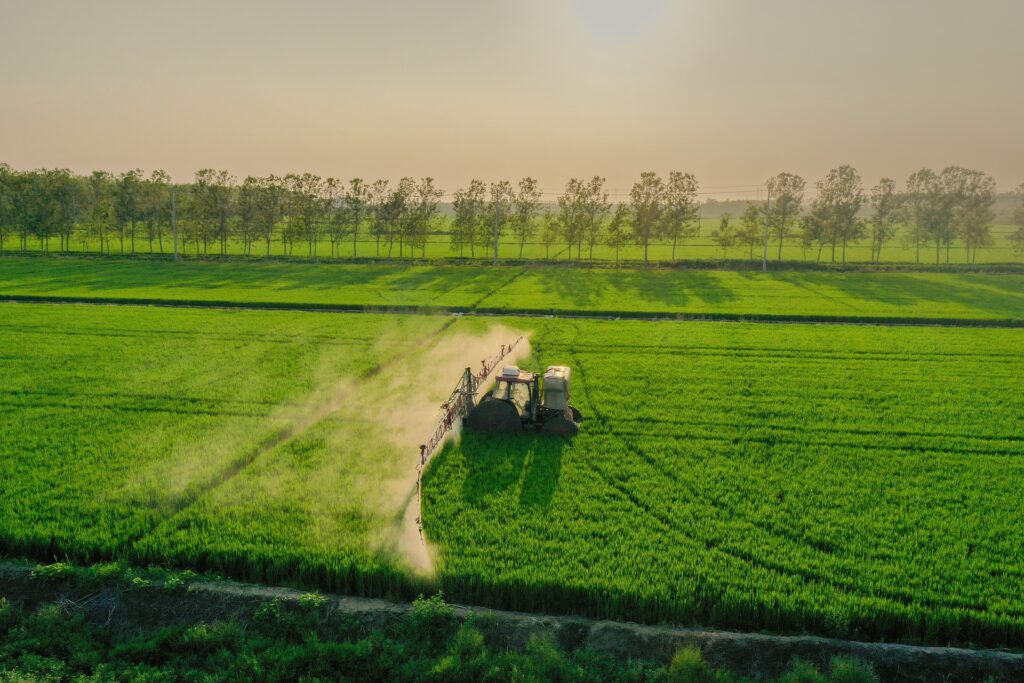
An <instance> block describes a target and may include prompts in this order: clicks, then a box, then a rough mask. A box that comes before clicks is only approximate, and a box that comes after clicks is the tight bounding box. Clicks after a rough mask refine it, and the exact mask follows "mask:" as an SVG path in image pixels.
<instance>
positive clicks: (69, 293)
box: [0, 257, 1024, 320]
mask: <svg viewBox="0 0 1024 683" xmlns="http://www.w3.org/2000/svg"><path fill="white" fill-rule="evenodd" d="M3 295H8V296H10V295H28V296H58V297H101V298H111V299H126V300H133V299H153V300H171V301H173V300H183V301H221V302H238V303H268V304H283V305H288V304H299V305H336V306H360V307H389V306H400V307H413V308H415V307H437V308H448V309H457V310H489V311H494V312H508V311H511V312H515V311H522V312H538V313H546V312H552V311H570V312H581V313H586V312H603V313H613V314H614V313H632V314H642V313H652V314H661V313H686V314H694V315H709V314H722V315H734V316H784V317H801V316H803V317H812V318H813V317H829V316H839V317H843V318H849V319H860V318H893V319H905V318H967V319H988V320H991V319H1001V320H1021V319H1024V274H989V273H962V274H961V273H899V272H894V273H882V272H877V273H876V272H867V273H861V272H844V273H835V272H810V271H780V272H769V273H767V274H763V273H760V272H736V271H724V270H722V271H719V270H640V269H594V270H590V269H563V268H530V267H509V268H497V269H493V268H488V267H480V266H390V265H370V264H350V265H343V264H298V263H297V264H289V263H280V262H276V263H258V262H222V263H217V262H208V261H207V262H187V263H180V264H174V263H170V262H165V261H137V260H120V259H90V258H17V257H6V258H0V296H3Z"/></svg>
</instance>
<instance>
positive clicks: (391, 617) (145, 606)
mask: <svg viewBox="0 0 1024 683" xmlns="http://www.w3.org/2000/svg"><path fill="white" fill-rule="evenodd" d="M31 570H32V565H26V564H19V563H14V562H0V596H5V597H7V598H8V599H10V600H11V601H12V602H14V603H16V604H21V605H23V606H24V607H26V608H28V609H32V608H35V607H37V606H39V605H41V604H45V603H52V602H55V601H57V602H59V603H60V604H61V605H63V606H64V608H65V609H77V610H80V611H82V612H84V614H85V616H86V618H89V619H93V620H96V621H100V622H103V623H110V624H111V625H113V626H114V627H115V628H119V629H123V630H125V631H131V630H134V629H137V628H139V627H146V628H156V627H160V626H168V625H182V624H195V623H211V622H213V621H216V620H223V619H237V620H240V621H243V622H244V621H246V620H248V619H251V618H252V616H253V614H254V613H255V611H256V610H257V609H258V608H259V607H260V606H261V605H263V604H265V603H266V602H268V601H271V600H277V601H279V602H280V603H281V604H282V606H284V607H286V608H290V609H308V608H303V607H301V603H300V600H301V598H302V596H303V595H304V594H305V593H304V592H303V591H300V590H294V589H290V588H274V587H268V586H256V585H251V584H241V583H235V582H227V581H225V582H210V581H197V582H194V583H192V584H190V585H189V587H188V590H187V591H186V590H176V591H173V590H167V589H165V588H163V587H161V586H159V585H149V586H143V587H137V586H134V587H133V586H130V585H116V584H109V585H106V586H100V587H97V586H96V585H88V586H77V585H75V584H74V582H73V581H72V580H65V581H46V580H42V579H38V578H33V577H32V571H31ZM325 597H326V600H325V603H324V605H323V606H322V607H320V608H319V609H320V610H321V615H322V618H323V619H324V621H325V623H327V624H331V623H340V622H348V623H350V622H351V621H353V620H354V621H357V622H358V623H361V624H363V625H364V626H365V627H366V628H367V629H375V628H383V627H385V626H387V625H389V624H392V623H394V622H395V621H396V620H398V619H402V618H404V617H405V616H406V615H407V614H408V613H409V610H410V609H411V607H410V605H408V604H405V603H393V602H388V601H385V600H374V599H369V598H355V597H346V596H338V595H328V596H325ZM456 612H457V614H458V616H459V618H460V619H463V620H467V619H473V620H474V623H475V624H476V625H477V627H478V628H480V630H481V631H482V632H483V634H484V637H485V638H486V639H487V641H488V643H489V644H490V645H491V646H492V647H495V648H499V649H521V648H522V647H523V646H524V645H525V644H526V642H527V640H528V639H529V637H530V636H531V635H532V634H534V633H537V632H541V631H543V632H548V633H551V634H552V635H554V637H555V638H556V639H557V640H558V642H559V644H560V645H561V646H562V647H564V648H566V649H569V650H575V649H577V648H581V647H585V648H589V649H591V650H595V651H597V652H603V653H606V654H609V655H613V656H616V657H620V658H623V659H626V658H645V659H653V660H657V661H661V662H667V661H668V660H669V659H671V657H672V655H673V654H674V653H675V652H677V651H678V650H679V649H680V648H682V647H687V646H696V647H699V648H700V649H701V651H702V652H703V654H704V657H705V659H706V660H707V661H708V662H709V663H711V664H712V665H714V666H716V667H724V668H728V669H731V670H732V671H734V672H736V673H739V674H741V675H745V676H750V677H752V678H755V679H758V678H763V677H765V676H778V675H780V674H781V673H782V672H783V671H785V670H786V668H787V667H788V666H789V664H790V662H791V661H792V660H793V658H794V657H800V658H802V659H805V660H808V661H811V662H813V663H816V664H818V665H819V666H824V665H827V663H828V661H829V659H830V658H831V657H833V656H836V655H846V656H853V657H857V658H859V659H862V660H864V661H866V662H868V663H869V664H871V665H872V666H873V667H874V668H875V670H876V671H877V672H878V673H879V675H880V676H881V678H882V680H883V681H911V682H918V681H920V682H922V683H923V682H925V681H929V682H930V681H934V682H936V683H939V682H946V681H982V680H985V679H986V678H988V677H992V680H995V681H1020V680H1024V653H1021V652H1013V651H1004V650H969V649H964V648H952V647H919V646H913V645H899V644H891V643H869V642H858V641H848V640H836V639H832V638H819V637H816V636H806V635H798V636H777V635H767V634H761V633H736V632H730V631H713V630H706V629H699V628H679V627H673V626H644V625H640V624H632V623H625V622H610V621H594V620H591V619H583V618H579V617H565V616H550V615H539V614H523V613H520V612H508V611H502V610H490V609H487V608H477V607H468V606H456Z"/></svg>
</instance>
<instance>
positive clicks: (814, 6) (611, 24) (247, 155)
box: [0, 0, 1024, 197]
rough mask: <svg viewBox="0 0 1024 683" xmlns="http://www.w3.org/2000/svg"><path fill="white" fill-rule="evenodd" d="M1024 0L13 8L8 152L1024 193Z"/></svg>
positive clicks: (4, 139) (3, 151) (552, 183)
mask: <svg viewBox="0 0 1024 683" xmlns="http://www.w3.org/2000/svg"><path fill="white" fill-rule="evenodd" d="M1022 27H1024V0H972V1H968V0H856V1H854V0H843V1H840V0H772V1H771V2H768V1H767V0H674V1H672V0H631V1H627V0H622V1H617V2H613V1H611V0H563V1H558V0H550V1H542V0H516V1H514V2H512V1H509V2H488V1H486V0H475V1H470V0H466V1H462V0H430V1H427V0H407V1H406V2H397V1H394V0H390V1H386V0H385V1H382V0H374V1H370V0H367V1H366V2H344V1H339V0H335V1H327V0H324V1H321V2H315V1H307V2H302V1H292V2H281V1H276V2H263V1H261V0H248V1H247V2H224V1H216V0H207V1H204V2H192V1H184V0H174V1H171V2H160V3H157V2H149V1H145V0H135V1H133V2H114V1H109V0H79V1H77V2H70V1H69V2H47V1H45V0H35V1H19V0H0V161H6V162H8V163H10V164H11V165H12V166H15V167H17V168H34V167H40V166H65V167H69V168H71V169H73V170H75V171H79V172H85V171H88V170H91V169H94V168H103V169H108V170H124V169H127V168H131V167H141V168H143V169H152V168H154V167H163V168H166V169H167V170H168V171H169V172H170V173H171V174H172V175H173V176H174V177H175V178H176V179H179V180H186V179H188V178H189V177H191V174H192V173H193V171H195V170H196V169H197V168H201V167H207V166H209V167H217V168H227V169H229V170H231V171H232V172H233V173H235V174H236V175H238V176H244V175H246V174H266V173H285V172H289V171H305V170H309V171H313V172H317V173H321V174H324V175H334V176H339V177H342V178H348V177H351V176H353V175H361V176H363V177H365V178H376V177H388V178H398V177H400V176H403V175H413V176H422V175H432V176H434V177H435V178H436V179H437V180H438V181H439V182H440V184H441V186H442V187H445V188H446V189H452V188H454V187H456V186H459V185H461V184H464V183H466V182H467V181H468V179H469V178H471V177H481V178H484V179H486V180H493V179H497V178H503V177H510V178H517V177H519V176H521V175H524V174H529V175H533V176H535V177H537V178H539V179H540V181H541V184H542V186H544V187H545V188H556V187H560V186H561V185H563V184H564V182H565V180H566V179H567V178H568V177H569V176H572V175H577V176H578V175H586V176H589V175H593V174H600V175H603V176H605V177H606V178H607V179H608V182H609V185H610V186H611V187H613V188H620V189H625V188H627V187H628V186H629V184H630V183H631V182H632V181H633V179H634V178H635V177H636V176H637V175H638V174H639V173H640V171H642V170H656V171H660V172H662V173H664V172H667V171H668V170H671V169H679V170H683V171H692V172H694V173H696V174H697V175H698V177H699V179H700V180H701V182H702V184H703V186H704V187H705V189H706V190H707V191H708V192H710V193H712V194H716V195H719V196H722V197H727V196H731V193H737V194H750V192H749V188H748V187H746V186H751V185H756V184H758V183H761V182H762V181H763V180H764V179H765V178H766V177H768V176H769V175H772V174H774V173H776V172H778V171H780V170H789V171H793V172H797V173H801V174H803V175H805V176H806V177H807V178H808V179H809V180H811V181H813V180H816V179H818V178H819V177H820V176H821V175H823V174H824V172H825V171H827V170H828V168H830V167H831V166H834V165H837V164H842V163H850V164H853V165H854V166H856V167H857V168H858V169H860V170H861V172H862V174H863V176H864V179H865V181H866V182H867V183H869V184H871V183H874V182H875V181H876V180H877V179H878V177H879V176H881V175H892V176H893V177H895V178H897V180H898V181H899V182H900V183H902V182H903V179H904V178H905V177H906V175H907V174H908V173H909V172H911V171H913V170H914V169H916V168H918V167H920V166H922V165H928V166H933V167H942V166H945V165H949V164H961V165H966V166H973V167H977V168H981V169H983V170H986V171H988V172H989V173H992V174H993V175H995V176H996V178H997V179H998V180H999V183H1000V187H1001V189H1009V188H1011V187H1013V186H1015V185H1016V184H1018V183H1020V182H1022V181H1024V87H1022V76H1024V42H1022V35H1024V33H1022Z"/></svg>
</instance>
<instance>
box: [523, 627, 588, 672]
mask: <svg viewBox="0 0 1024 683" xmlns="http://www.w3.org/2000/svg"><path fill="white" fill-rule="evenodd" d="M526 657H527V661H528V665H529V670H530V672H531V674H532V676H533V680H539V681H578V680H580V679H581V678H582V677H583V671H582V670H581V669H580V668H579V667H578V666H576V665H575V664H573V663H572V662H571V661H569V658H568V657H566V655H565V653H564V652H563V651H562V649H561V648H559V647H558V644H557V643H556V642H555V639H554V638H553V637H552V635H551V634H550V633H535V634H533V635H532V636H530V639H529V640H528V641H526Z"/></svg>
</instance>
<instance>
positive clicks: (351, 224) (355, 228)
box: [342, 178, 369, 257]
mask: <svg viewBox="0 0 1024 683" xmlns="http://www.w3.org/2000/svg"><path fill="white" fill-rule="evenodd" d="M368 202H369V188H367V186H366V183H364V182H363V179H362V178H353V179H352V180H350V181H348V190H346V191H345V196H344V197H343V198H342V204H343V206H344V207H345V218H346V220H347V222H348V229H349V232H350V234H351V235H352V256H353V257H355V256H358V246H357V245H358V243H359V229H360V228H361V227H362V224H363V216H364V215H365V213H366V209H367V204H368Z"/></svg>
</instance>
